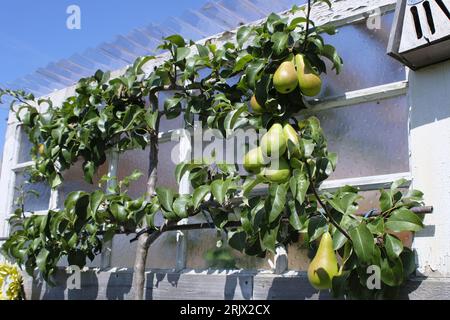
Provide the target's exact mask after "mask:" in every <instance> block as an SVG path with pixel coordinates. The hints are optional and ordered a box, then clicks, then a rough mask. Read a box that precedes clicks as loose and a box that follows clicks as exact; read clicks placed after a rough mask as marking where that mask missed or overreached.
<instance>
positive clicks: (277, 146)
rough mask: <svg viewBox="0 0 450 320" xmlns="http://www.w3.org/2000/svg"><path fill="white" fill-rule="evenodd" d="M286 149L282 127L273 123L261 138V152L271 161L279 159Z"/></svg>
mask: <svg viewBox="0 0 450 320" xmlns="http://www.w3.org/2000/svg"><path fill="white" fill-rule="evenodd" d="M286 147H287V144H286V137H285V136H284V131H283V126H282V125H281V124H279V123H275V124H274V125H273V126H272V127H271V128H270V129H269V131H267V133H266V134H265V135H264V136H263V137H262V138H261V150H262V152H263V154H264V155H265V156H267V157H269V158H271V159H276V158H279V157H281V156H282V155H283V154H284V153H285V152H286Z"/></svg>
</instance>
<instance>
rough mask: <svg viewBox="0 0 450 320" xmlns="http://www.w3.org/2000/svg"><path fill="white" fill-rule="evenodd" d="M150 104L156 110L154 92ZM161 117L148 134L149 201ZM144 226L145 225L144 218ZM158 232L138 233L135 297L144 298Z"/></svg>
mask: <svg viewBox="0 0 450 320" xmlns="http://www.w3.org/2000/svg"><path fill="white" fill-rule="evenodd" d="M150 104H151V108H152V110H153V112H156V111H157V110H158V97H157V96H156V95H155V94H150ZM160 120H161V117H160V116H158V119H157V121H156V125H155V133H156V134H152V135H150V154H149V168H148V181H147V196H146V197H147V200H148V201H151V199H152V198H153V196H154V194H155V191H156V182H157V179H158V174H157V173H158V150H159V144H158V132H159V124H160ZM144 227H147V225H146V222H145V219H144ZM159 235H160V233H155V234H154V235H153V236H150V235H149V234H148V233H144V234H141V235H139V237H138V244H137V248H136V259H135V262H134V277H133V286H132V287H133V288H134V289H135V290H136V291H135V299H136V300H143V299H144V286H145V264H146V262H147V255H148V249H149V247H150V245H151V244H152V243H153V242H154V241H155V240H156V239H157V238H158V236H159Z"/></svg>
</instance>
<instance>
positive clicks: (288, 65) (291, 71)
mask: <svg viewBox="0 0 450 320" xmlns="http://www.w3.org/2000/svg"><path fill="white" fill-rule="evenodd" d="M273 85H274V86H275V89H276V90H277V91H278V92H279V93H283V94H286V93H289V92H292V91H294V90H295V88H297V86H298V79H297V72H296V71H295V65H294V63H293V62H292V61H284V62H283V63H282V64H280V66H279V67H278V69H277V71H275V74H274V75H273Z"/></svg>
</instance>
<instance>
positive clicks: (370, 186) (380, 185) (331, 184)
mask: <svg viewBox="0 0 450 320" xmlns="http://www.w3.org/2000/svg"><path fill="white" fill-rule="evenodd" d="M400 179H405V180H406V181H407V182H406V184H405V187H408V186H409V185H410V184H411V181H412V177H411V173H409V172H400V173H393V174H384V175H378V176H368V177H359V178H350V179H339V180H330V181H324V182H323V183H322V185H321V186H320V190H324V191H330V192H333V191H335V190H337V189H338V188H340V187H343V186H346V185H349V186H354V187H357V188H359V189H360V190H361V191H370V190H379V189H384V188H389V187H390V186H391V184H392V182H394V181H397V180H400Z"/></svg>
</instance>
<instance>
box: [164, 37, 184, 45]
mask: <svg viewBox="0 0 450 320" xmlns="http://www.w3.org/2000/svg"><path fill="white" fill-rule="evenodd" d="M164 40H166V41H169V42H170V43H172V44H174V45H176V46H177V47H184V46H185V45H186V43H185V41H184V39H183V37H182V36H180V35H178V34H174V35H171V36H168V37H166V38H164Z"/></svg>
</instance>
